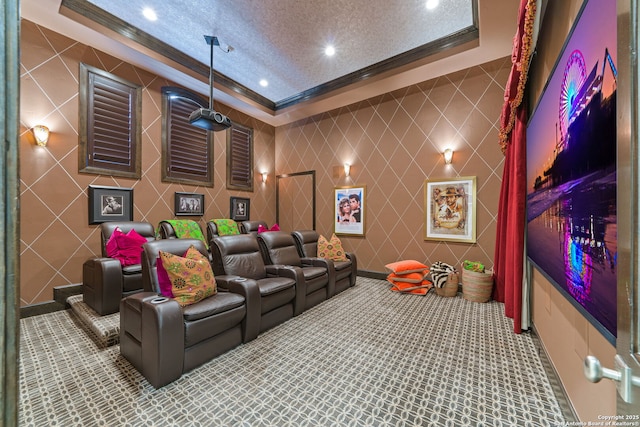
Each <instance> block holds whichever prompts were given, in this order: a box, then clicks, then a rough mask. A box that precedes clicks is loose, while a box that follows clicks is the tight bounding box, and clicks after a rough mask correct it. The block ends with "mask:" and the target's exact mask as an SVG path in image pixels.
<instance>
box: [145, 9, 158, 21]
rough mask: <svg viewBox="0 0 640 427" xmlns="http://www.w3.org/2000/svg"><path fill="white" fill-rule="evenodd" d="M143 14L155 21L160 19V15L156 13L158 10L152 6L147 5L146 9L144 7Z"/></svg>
mask: <svg viewBox="0 0 640 427" xmlns="http://www.w3.org/2000/svg"><path fill="white" fill-rule="evenodd" d="M142 15H143V16H144V17H145V18H147V19H148V20H149V21H155V20H157V19H158V15H156V12H155V11H154V10H153V9H151V8H150V7H145V8H144V9H142Z"/></svg>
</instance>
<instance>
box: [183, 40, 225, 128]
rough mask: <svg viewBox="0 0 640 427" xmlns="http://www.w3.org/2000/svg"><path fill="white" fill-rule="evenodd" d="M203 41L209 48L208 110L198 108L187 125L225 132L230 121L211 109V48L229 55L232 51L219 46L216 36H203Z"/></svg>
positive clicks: (190, 116)
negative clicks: (217, 48)
mask: <svg viewBox="0 0 640 427" xmlns="http://www.w3.org/2000/svg"><path fill="white" fill-rule="evenodd" d="M204 39H205V41H206V42H207V44H208V45H209V46H210V47H211V52H210V66H209V108H199V109H197V110H196V111H194V112H193V113H191V114H190V115H189V123H191V124H192V125H193V126H197V127H199V128H202V129H206V130H211V131H214V132H217V131H220V130H226V129H228V128H230V127H231V120H229V118H228V117H227V116H225V115H224V114H222V113H219V112H217V111H215V110H214V109H213V47H214V46H218V47H219V48H220V50H222V51H223V52H226V53H229V52H231V51H232V50H233V48H232V47H231V46H227V48H226V50H225V49H223V48H222V47H221V46H220V41H219V40H218V38H217V37H216V36H204Z"/></svg>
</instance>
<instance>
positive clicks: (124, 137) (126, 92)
mask: <svg viewBox="0 0 640 427" xmlns="http://www.w3.org/2000/svg"><path fill="white" fill-rule="evenodd" d="M141 93H142V89H141V87H140V86H138V85H135V84H133V83H130V82H127V81H126V80H123V79H121V78H119V77H117V76H115V75H113V74H110V73H107V72H106V71H103V70H99V69H97V68H94V67H91V66H88V65H86V64H80V150H79V152H80V156H79V170H80V172H85V173H96V174H105V175H117V176H125V177H130V178H138V179H139V178H140V176H141V162H140V141H141V125H140V112H141Z"/></svg>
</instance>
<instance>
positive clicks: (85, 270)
mask: <svg viewBox="0 0 640 427" xmlns="http://www.w3.org/2000/svg"><path fill="white" fill-rule="evenodd" d="M116 230H119V232H121V233H122V234H125V235H129V234H131V233H132V230H133V231H135V232H136V233H137V234H138V235H139V236H142V237H143V238H144V239H146V240H147V241H152V240H154V239H155V232H154V228H153V225H152V224H151V223H148V222H137V221H123V222H115V221H114V222H104V223H102V224H101V225H100V241H101V245H100V246H101V248H102V257H99V258H92V259H89V260H87V261H85V262H84V264H83V266H82V296H83V299H84V302H85V303H86V304H87V305H88V306H89V307H91V308H92V309H93V310H95V311H96V313H98V314H99V315H101V316H104V315H107V314H112V313H116V312H117V311H118V308H119V306H120V300H121V299H122V298H123V297H126V296H128V295H131V294H134V293H136V292H140V291H142V267H141V265H140V262H139V261H137V260H136V261H133V262H132V263H128V262H124V261H121V260H119V259H117V258H111V257H109V255H108V252H109V251H108V250H107V243H108V242H109V240H110V239H111V237H112V235H113V234H114V232H115V231H116ZM144 239H142V240H141V242H142V241H144ZM138 245H140V246H141V243H138ZM130 250H132V251H135V248H130ZM140 251H141V249H140ZM138 255H139V252H138ZM128 259H132V258H128ZM125 264H126V265H125Z"/></svg>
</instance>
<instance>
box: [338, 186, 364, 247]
mask: <svg viewBox="0 0 640 427" xmlns="http://www.w3.org/2000/svg"><path fill="white" fill-rule="evenodd" d="M365 191H366V187H365V186H353V187H337V188H335V189H334V191H333V202H334V203H333V206H335V210H334V214H333V224H334V232H335V233H336V234H342V235H352V236H364V230H365V227H364V225H365V222H364V221H365V214H366V208H365Z"/></svg>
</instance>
